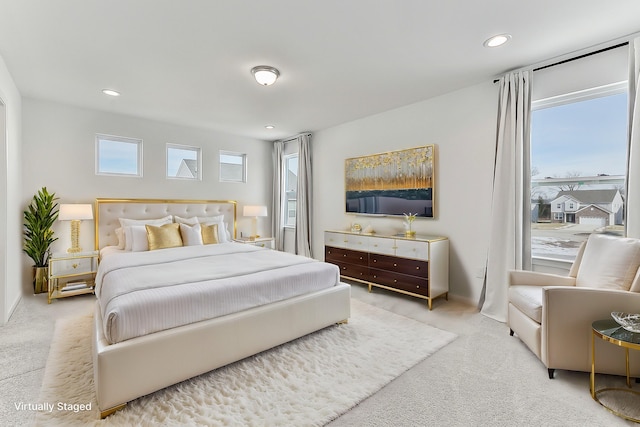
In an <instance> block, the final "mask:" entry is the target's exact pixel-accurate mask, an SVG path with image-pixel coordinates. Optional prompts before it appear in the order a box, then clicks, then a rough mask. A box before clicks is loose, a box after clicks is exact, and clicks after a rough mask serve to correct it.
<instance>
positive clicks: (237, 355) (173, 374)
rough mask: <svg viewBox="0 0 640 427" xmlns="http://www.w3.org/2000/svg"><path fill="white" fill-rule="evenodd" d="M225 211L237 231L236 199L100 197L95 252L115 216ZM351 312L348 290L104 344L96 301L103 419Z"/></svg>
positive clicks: (110, 238)
mask: <svg viewBox="0 0 640 427" xmlns="http://www.w3.org/2000/svg"><path fill="white" fill-rule="evenodd" d="M169 214H172V215H178V216H182V217H192V216H214V215H225V221H226V222H227V224H229V228H230V232H231V234H232V236H235V232H236V225H235V224H236V223H235V216H236V203H235V202H233V201H210V200H151V199H97V200H96V203H95V229H96V239H95V242H96V249H102V248H103V247H104V246H108V245H115V244H116V241H117V239H116V237H115V229H116V228H117V227H119V222H118V218H135V219H142V218H160V217H163V216H166V215H169ZM349 316H350V287H349V285H346V284H342V283H341V284H339V285H338V286H334V287H332V288H329V289H325V290H322V291H318V292H314V293H311V294H307V295H301V296H298V297H294V298H290V299H287V300H284V301H279V302H276V303H272V304H267V305H263V306H260V307H256V308H252V309H249V310H245V311H242V312H239V313H233V314H229V315H226V316H222V317H218V318H214V319H210V320H206V321H202V322H197V323H193V324H190V325H185V326H181V327H177V328H173V329H169V330H165V331H161V332H157V333H154V334H150V335H146V336H142V337H139V338H134V339H130V340H127V341H123V342H119V343H116V344H109V343H108V342H107V340H106V338H105V337H104V334H103V328H102V318H101V314H100V309H99V307H98V304H97V303H96V310H95V319H94V327H93V367H94V382H95V388H96V398H97V403H98V408H99V410H100V416H101V417H103V418H104V417H106V416H108V415H110V414H112V413H113V412H115V411H117V410H118V409H121V408H122V407H124V405H126V403H127V402H129V401H131V400H134V399H136V398H138V397H141V396H144V395H147V394H150V393H153V392H154V391H157V390H160V389H162V388H164V387H168V386H170V385H172V384H176V383H178V382H180V381H184V380H186V379H189V378H192V377H194V376H196V375H200V374H202V373H205V372H208V371H211V370H213V369H216V368H219V367H221V366H224V365H227V364H229V363H232V362H235V361H238V360H241V359H243V358H245V357H248V356H251V355H253V354H257V353H259V352H261V351H264V350H267V349H269V348H272V347H275V346H277V345H280V344H283V343H286V342H288V341H291V340H293V339H296V338H299V337H301V336H303V335H306V334H309V333H311V332H314V331H317V330H319V329H322V328H324V327H327V326H330V325H332V324H335V323H341V322H344V321H346V319H348V318H349Z"/></svg>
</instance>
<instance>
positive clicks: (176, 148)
mask: <svg viewBox="0 0 640 427" xmlns="http://www.w3.org/2000/svg"><path fill="white" fill-rule="evenodd" d="M200 152H201V150H200V148H199V147H189V146H186V145H176V144H167V178H178V179H197V180H200V179H202V160H201V158H200Z"/></svg>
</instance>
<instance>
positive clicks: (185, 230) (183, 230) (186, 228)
mask: <svg viewBox="0 0 640 427" xmlns="http://www.w3.org/2000/svg"><path fill="white" fill-rule="evenodd" d="M180 235H181V236H182V245H183V246H197V245H202V229H201V227H200V224H194V225H187V224H180Z"/></svg>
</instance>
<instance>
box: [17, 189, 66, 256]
mask: <svg viewBox="0 0 640 427" xmlns="http://www.w3.org/2000/svg"><path fill="white" fill-rule="evenodd" d="M56 200H58V198H57V197H56V195H55V193H49V192H48V191H47V187H42V189H41V190H40V191H38V192H37V193H36V194H35V195H34V196H33V199H32V200H31V204H30V205H29V206H28V207H27V210H26V211H24V247H23V251H24V252H25V253H26V254H27V255H29V258H31V259H32V260H33V262H34V264H35V267H46V266H47V262H48V261H49V248H50V247H51V244H52V243H53V242H55V241H56V240H58V238H57V237H54V236H53V234H54V233H53V230H52V229H51V228H52V227H53V224H54V223H55V221H56V220H57V219H58V209H57V208H58V204H57V203H56Z"/></svg>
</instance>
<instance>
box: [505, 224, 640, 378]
mask: <svg viewBox="0 0 640 427" xmlns="http://www.w3.org/2000/svg"><path fill="white" fill-rule="evenodd" d="M639 267H640V240H639V239H631V238H618V237H612V236H608V235H604V234H592V235H591V236H589V239H587V241H586V242H585V243H583V244H582V246H581V247H580V250H579V251H578V255H577V257H576V260H575V262H574V263H573V265H572V266H571V270H570V272H569V275H568V276H566V277H565V276H560V275H556V274H546V273H537V272H531V271H511V272H510V273H509V291H508V299H509V308H508V314H507V324H508V326H509V328H510V334H511V335H513V334H514V333H516V334H517V336H518V338H520V340H521V341H522V342H523V343H525V344H526V345H527V347H529V349H530V350H531V351H532V352H533V353H534V354H535V355H536V356H537V357H538V358H539V359H540V360H541V361H542V363H543V364H544V365H545V366H546V367H547V369H548V373H549V378H553V376H554V371H555V370H556V369H566V370H571V371H584V372H590V371H591V323H592V322H593V321H595V320H599V319H606V318H609V317H610V316H611V312H612V311H622V312H630V313H640V272H639V270H638V269H639ZM596 351H597V354H598V358H597V364H596V372H598V373H603V374H613V375H626V371H625V352H624V349H623V348H620V347H617V346H612V345H610V344H608V345H607V344H606V343H605V342H604V341H602V340H596ZM629 366H630V370H631V375H632V376H635V377H640V352H635V351H631V352H629Z"/></svg>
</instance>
